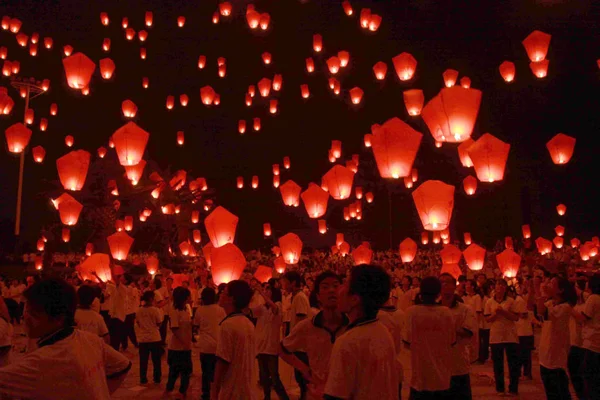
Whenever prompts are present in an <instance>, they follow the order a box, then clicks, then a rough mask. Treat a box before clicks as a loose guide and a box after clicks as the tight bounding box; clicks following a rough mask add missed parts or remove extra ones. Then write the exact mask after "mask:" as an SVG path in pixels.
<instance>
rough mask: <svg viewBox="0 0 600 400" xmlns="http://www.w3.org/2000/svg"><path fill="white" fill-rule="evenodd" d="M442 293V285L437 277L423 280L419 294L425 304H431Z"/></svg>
mask: <svg viewBox="0 0 600 400" xmlns="http://www.w3.org/2000/svg"><path fill="white" fill-rule="evenodd" d="M441 291H442V283H441V282H440V280H439V279H438V278H436V277H435V276H428V277H426V278H423V280H422V281H421V286H420V290H419V294H420V295H421V300H423V302H424V303H428V304H431V303H432V302H433V301H435V299H436V298H437V297H438V296H439V295H440V292H441Z"/></svg>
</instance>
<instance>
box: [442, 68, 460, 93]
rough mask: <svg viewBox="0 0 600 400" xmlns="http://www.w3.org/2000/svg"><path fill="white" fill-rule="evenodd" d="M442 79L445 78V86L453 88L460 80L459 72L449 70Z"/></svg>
mask: <svg viewBox="0 0 600 400" xmlns="http://www.w3.org/2000/svg"><path fill="white" fill-rule="evenodd" d="M442 77H443V78H444V85H446V87H447V88H449V87H452V86H454V85H455V84H456V80H457V79H458V71H456V70H454V69H447V70H445V71H444V73H443V74H442Z"/></svg>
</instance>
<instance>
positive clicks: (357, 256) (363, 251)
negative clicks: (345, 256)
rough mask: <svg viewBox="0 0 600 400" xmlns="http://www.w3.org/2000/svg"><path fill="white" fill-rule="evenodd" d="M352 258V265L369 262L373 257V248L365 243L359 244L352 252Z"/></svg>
mask: <svg viewBox="0 0 600 400" xmlns="http://www.w3.org/2000/svg"><path fill="white" fill-rule="evenodd" d="M352 258H353V259H354V265H365V264H370V263H371V259H372V258H373V250H371V249H370V248H369V247H368V246H367V245H365V244H361V245H360V246H358V247H357V248H356V249H354V251H353V252H352Z"/></svg>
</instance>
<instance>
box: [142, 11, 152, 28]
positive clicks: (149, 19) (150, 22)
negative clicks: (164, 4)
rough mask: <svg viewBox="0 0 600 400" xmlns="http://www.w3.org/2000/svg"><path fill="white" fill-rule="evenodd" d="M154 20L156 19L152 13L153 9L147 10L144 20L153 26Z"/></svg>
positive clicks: (147, 24)
mask: <svg viewBox="0 0 600 400" xmlns="http://www.w3.org/2000/svg"><path fill="white" fill-rule="evenodd" d="M153 20H154V15H153V14H152V11H146V14H145V15H144V22H145V24H146V26H147V27H151V26H152V22H153Z"/></svg>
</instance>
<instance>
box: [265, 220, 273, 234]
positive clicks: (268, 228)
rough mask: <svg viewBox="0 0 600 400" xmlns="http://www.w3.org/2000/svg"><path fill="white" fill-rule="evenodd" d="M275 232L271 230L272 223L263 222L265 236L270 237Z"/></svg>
mask: <svg viewBox="0 0 600 400" xmlns="http://www.w3.org/2000/svg"><path fill="white" fill-rule="evenodd" d="M272 233H273V231H272V230H271V224H270V223H268V222H267V223H264V224H263V235H264V236H265V237H269V236H271V234H272Z"/></svg>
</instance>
